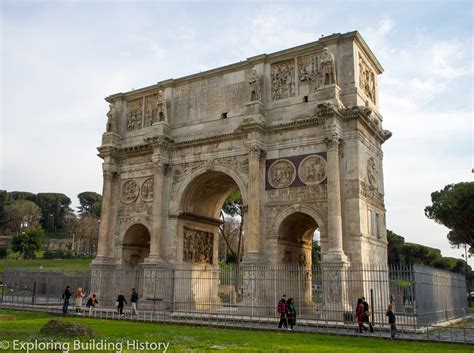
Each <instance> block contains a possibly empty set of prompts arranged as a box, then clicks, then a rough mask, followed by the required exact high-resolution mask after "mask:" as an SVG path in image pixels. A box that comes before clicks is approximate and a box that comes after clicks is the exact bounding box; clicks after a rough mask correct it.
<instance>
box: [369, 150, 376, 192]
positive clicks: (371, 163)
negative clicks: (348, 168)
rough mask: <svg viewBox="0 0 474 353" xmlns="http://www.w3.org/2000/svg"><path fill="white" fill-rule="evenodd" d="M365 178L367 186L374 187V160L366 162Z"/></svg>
mask: <svg viewBox="0 0 474 353" xmlns="http://www.w3.org/2000/svg"><path fill="white" fill-rule="evenodd" d="M367 178H368V179H369V184H370V185H371V186H373V187H375V186H376V184H377V167H376V166H375V159H373V158H372V157H370V158H369V159H368V160H367Z"/></svg>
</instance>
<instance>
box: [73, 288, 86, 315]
mask: <svg viewBox="0 0 474 353" xmlns="http://www.w3.org/2000/svg"><path fill="white" fill-rule="evenodd" d="M74 296H75V297H76V303H75V304H76V313H77V314H78V315H82V313H81V308H82V298H84V296H85V294H84V293H83V292H82V288H81V287H79V288H77V290H76V293H75V294H74Z"/></svg>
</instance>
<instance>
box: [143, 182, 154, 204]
mask: <svg viewBox="0 0 474 353" xmlns="http://www.w3.org/2000/svg"><path fill="white" fill-rule="evenodd" d="M140 195H141V197H142V199H143V200H144V201H152V200H153V178H148V179H147V180H145V181H144V182H143V185H142V189H141V193H140Z"/></svg>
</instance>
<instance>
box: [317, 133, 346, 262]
mask: <svg viewBox="0 0 474 353" xmlns="http://www.w3.org/2000/svg"><path fill="white" fill-rule="evenodd" d="M340 141H341V139H340V138H339V136H338V135H337V134H335V135H332V136H331V137H328V138H326V139H325V141H324V142H325V143H326V145H327V181H328V184H327V191H328V237H329V249H328V251H327V253H326V254H325V255H324V256H323V261H328V262H345V261H347V258H346V256H345V254H344V250H343V246H342V218H341V186H340V173H339V144H340Z"/></svg>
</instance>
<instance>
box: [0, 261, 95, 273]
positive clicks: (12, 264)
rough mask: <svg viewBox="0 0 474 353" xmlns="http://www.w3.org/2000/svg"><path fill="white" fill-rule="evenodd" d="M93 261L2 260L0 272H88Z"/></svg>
mask: <svg viewBox="0 0 474 353" xmlns="http://www.w3.org/2000/svg"><path fill="white" fill-rule="evenodd" d="M91 261H92V260H91V259H53V260H43V259H38V260H0V272H2V271H3V270H4V269H5V268H18V269H25V270H41V271H49V270H51V271H54V270H60V271H87V270H89V265H90V263H91ZM40 266H43V268H40Z"/></svg>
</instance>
